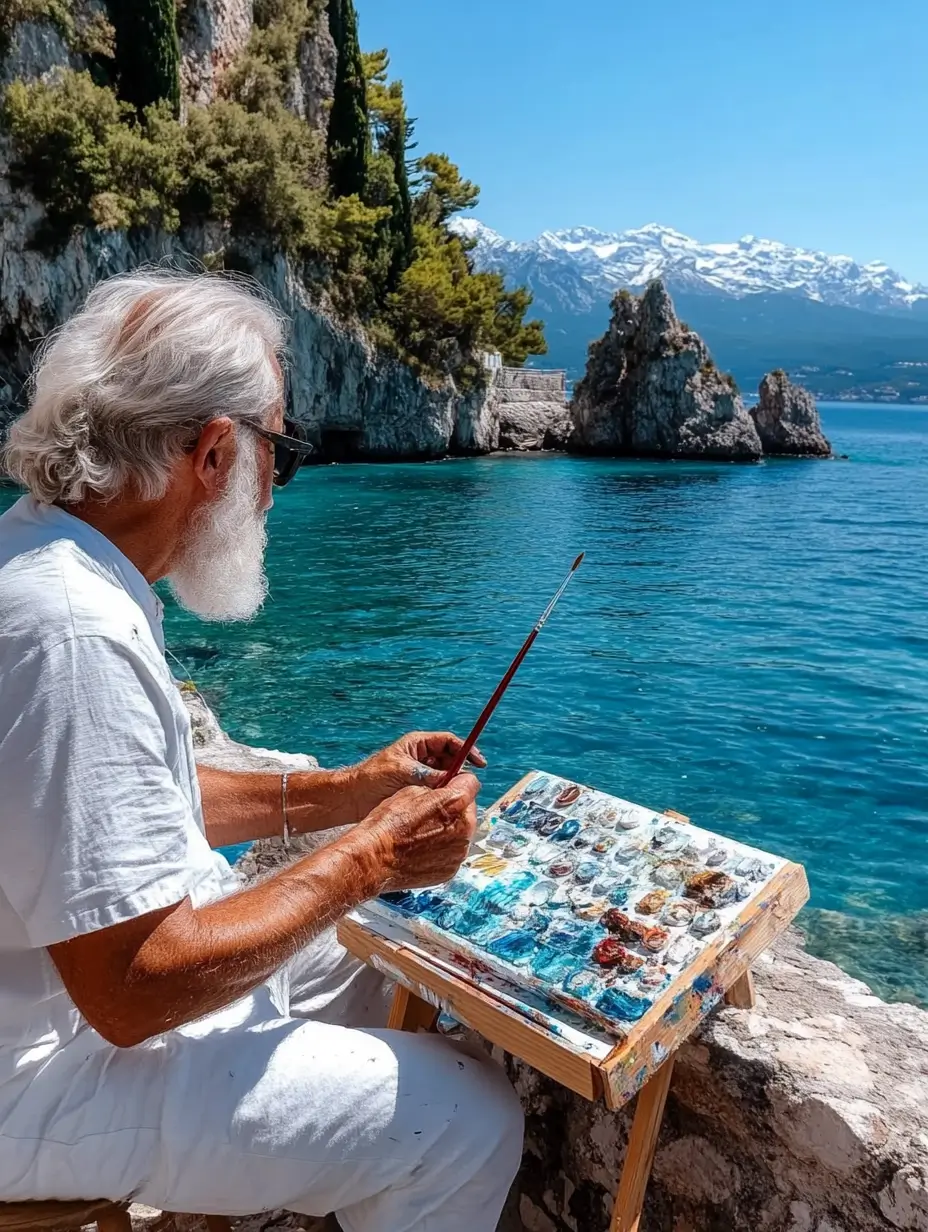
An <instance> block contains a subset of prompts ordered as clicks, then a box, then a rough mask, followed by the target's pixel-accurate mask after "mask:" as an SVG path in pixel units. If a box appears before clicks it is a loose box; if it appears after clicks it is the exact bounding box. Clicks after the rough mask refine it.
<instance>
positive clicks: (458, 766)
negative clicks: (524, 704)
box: [438, 628, 539, 787]
mask: <svg viewBox="0 0 928 1232" xmlns="http://www.w3.org/2000/svg"><path fill="white" fill-rule="evenodd" d="M538 632H539V631H538V629H537V628H535V629H533V630H532V631H531V633H530V634H529V635H528V638H527V639H526V642H525V645H524V646H523V647H522V649H521V650H520V651H519V653H518V654H517V655H516V657H515V658H514V659H513V661H512V663H511V664H510V665H509V670H508V671H507V672H506V675H505V676H504V677H503V678H502V680H501V681H500V682H499V684H498V685H497V686H496V690H495V692H494V694H493V696H492V697H491V698H490V700H489V701H488V702H487V704H486V705H485V706H484V708H483V711H482V713H481V715H480V718H479V719H478V720H477V722H476V723H475V724H474V728H473V731H472V732H471V733H470V735H469V736H468V737H467V739H466V740H465V741H464V743H463V744H462V745H461V747H460V749H459V750H458V755H457V757H455V759H454V761H453V762H452V763H451V768H450V769H449V770H448V772H447V774H446V775H445V777H444V778H443V779H442V781H441V782H440V783H439V784H438V786H439V787H447V786H448V784H449V783H450V782H451V780H452V779H453V778H454V777H455V775H458V774H460V773H461V770H462V769H463V767H464V763H465V762H466V761H467V759H468V757H470V755H471V751H472V750H473V747H474V745H475V744H476V743H477V741H478V740H479V739H480V736H481V735H482V733H483V729H484V728H485V727H486V725H487V723H489V721H490V717H491V716H492V714H493V711H494V710H495V709H496V707H497V706H498V705H499V703H500V701H501V700H502V697H503V694H504V693H505V692H506V690H507V689H508V688H509V685H510V682H511V681H512V678H513V676H514V675H515V674H516V672H517V671H518V670H519V668H520V667H521V665H522V660H523V659H524V658H525V656H526V655H527V654H528V652H529V651H530V650H531V648H532V643H533V642H534V640H535V638H536V637H537V636H538Z"/></svg>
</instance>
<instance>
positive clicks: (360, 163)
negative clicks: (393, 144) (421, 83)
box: [328, 0, 371, 198]
mask: <svg viewBox="0 0 928 1232" xmlns="http://www.w3.org/2000/svg"><path fill="white" fill-rule="evenodd" d="M329 29H330V31H331V34H332V39H333V41H334V43H335V50H336V52H337V57H338V58H337V60H336V65H335V91H334V94H333V97H332V109H331V112H330V113H329V136H328V145H329V178H330V182H331V185H332V191H333V193H334V194H335V196H336V197H350V196H358V197H361V198H363V197H364V193H365V188H366V185H367V165H368V161H369V159H370V149H371V142H370V129H369V127H368V115H367V78H366V76H365V73H364V60H363V57H362V55H361V47H360V44H359V42H358V15H357V13H356V12H355V7H354V3H353V0H329Z"/></svg>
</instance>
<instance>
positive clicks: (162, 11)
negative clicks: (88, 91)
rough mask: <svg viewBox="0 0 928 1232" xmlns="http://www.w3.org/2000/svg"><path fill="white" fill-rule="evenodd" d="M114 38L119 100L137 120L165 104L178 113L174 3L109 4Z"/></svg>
mask: <svg viewBox="0 0 928 1232" xmlns="http://www.w3.org/2000/svg"><path fill="white" fill-rule="evenodd" d="M108 7H109V14H110V20H111V21H112V23H113V29H114V31H115V34H116V78H117V85H118V90H119V96H120V98H121V99H123V100H124V101H125V102H127V103H131V104H132V105H133V106H134V107H135V110H136V113H137V115H138V116H139V117H140V118H141V116H142V114H143V113H144V111H145V108H146V107H151V106H153V105H154V104H155V103H160V102H166V103H168V104H169V106H170V107H171V110H172V111H173V112H174V114H175V115H176V114H177V113H178V111H179V110H180V48H179V47H178V43H177V14H176V7H175V0H109V5H108Z"/></svg>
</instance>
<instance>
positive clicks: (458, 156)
mask: <svg viewBox="0 0 928 1232" xmlns="http://www.w3.org/2000/svg"><path fill="white" fill-rule="evenodd" d="M356 3H357V6H358V11H359V16H360V22H361V41H362V45H363V46H364V47H365V48H368V49H371V48H374V47H380V46H387V47H389V49H390V52H391V55H392V60H393V69H394V73H395V75H396V76H398V77H401V78H403V80H404V82H405V84H406V90H407V96H408V99H409V104H410V110H411V112H412V114H413V115H415V116H418V118H419V124H418V135H419V140H420V152H425V151H427V150H432V149H439V150H444V151H445V152H446V153H448V154H449V155H450V156H451V157H452V158H454V159H455V161H456V162H458V163H459V164H460V165H461V168H462V170H463V171H464V172H465V173H466V174H467V175H468V176H469V177H470V178H471V179H473V180H476V182H477V183H478V184H480V186H481V188H482V190H483V192H482V201H481V205H480V207H479V209H478V210H477V211H476V212H477V215H478V217H480V218H481V219H482V220H483V221H484V222H486V223H488V224H489V225H490V226H492V227H495V228H496V229H497V230H499V231H502V232H503V233H504V234H506V235H509V236H512V237H513V238H516V239H527V238H529V237H531V236H533V235H536V234H537V233H538V232H539V231H542V230H545V229H546V228H551V229H556V228H558V227H566V226H573V225H577V224H581V223H582V224H588V225H591V226H597V227H602V228H604V229H606V230H621V229H624V228H626V227H634V226H641V225H643V224H644V223H646V222H661V223H665V224H667V225H668V226H674V227H677V228H678V229H679V230H681V231H684V232H686V233H687V234H690V235H693V236H695V237H696V238H697V239H701V240H704V241H715V240H731V239H736V238H738V237H739V236H741V235H745V234H747V233H753V234H755V235H763V236H767V237H769V238H772V239H779V240H783V241H785V242H787V243H792V244H800V245H803V246H806V247H810V248H821V249H824V250H826V251H828V252H846V253H849V254H850V255H851V256H854V257H856V258H857V259H858V260H861V261H868V260H874V259H877V258H880V259H882V260H885V261H888V262H889V263H890V264H891V265H893V266H894V267H895V268H897V269H899V270H901V271H902V273H903V274H905V275H907V276H908V277H910V278H915V279H918V280H920V281H923V282H926V283H928V71H926V64H928V0H775V2H771V0H741V2H740V3H735V2H734V0H689V2H688V3H684V2H683V0H660V2H659V3H647V2H640V0H636V3H633V4H629V3H619V2H616V0H573V2H572V3H571V2H569V0H557V2H555V0H467V2H466V3H460V2H459V3H454V4H452V3H449V2H448V0H356Z"/></svg>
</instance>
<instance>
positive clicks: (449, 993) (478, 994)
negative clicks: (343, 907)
mask: <svg viewBox="0 0 928 1232" xmlns="http://www.w3.org/2000/svg"><path fill="white" fill-rule="evenodd" d="M338 939H339V941H340V942H341V943H342V945H343V946H344V947H345V949H346V950H348V951H349V953H351V954H354V955H355V957H356V958H360V959H363V961H364V962H366V963H369V964H370V965H371V966H372V967H376V968H377V969H378V970H379V971H382V972H383V973H384V974H385V975H387V976H389V977H391V978H393V979H395V980H397V982H398V983H400V984H402V985H403V986H404V987H405V988H407V989H409V991H410V992H413V993H415V995H416V996H417V997H421V999H422V1000H423V1001H426V1002H428V1003H429V1004H430V1005H432V1006H439V1007H440V1008H441V1009H443V1010H444V1011H445V1012H446V1013H448V1014H450V1015H451V1016H452V1017H454V1018H456V1019H457V1020H458V1021H459V1022H462V1023H463V1024H464V1025H465V1026H466V1027H471V1028H472V1029H473V1030H474V1031H477V1032H479V1033H480V1035H482V1036H483V1037H484V1039H487V1040H489V1041H490V1042H491V1043H493V1044H499V1045H500V1046H501V1047H503V1048H505V1049H506V1051H507V1052H511V1053H512V1054H513V1055H514V1056H517V1057H521V1058H522V1059H523V1060H524V1061H527V1062H528V1063H529V1065H531V1066H533V1067H534V1068H535V1069H537V1070H540V1072H541V1073H543V1074H547V1076H548V1077H549V1078H554V1079H555V1081H557V1082H560V1083H561V1084H562V1085H563V1086H565V1087H569V1088H570V1090H571V1091H576V1092H577V1094H578V1095H582V1096H584V1097H585V1098H586V1099H591V1100H595V1099H599V1097H600V1096H601V1095H602V1093H603V1084H602V1076H601V1074H600V1072H599V1069H598V1063H597V1061H596V1060H595V1058H593V1057H588V1056H583V1055H581V1054H579V1053H577V1052H574V1051H573V1050H571V1049H567V1048H565V1047H564V1046H563V1044H562V1043H561V1042H560V1041H559V1040H558V1038H557V1036H556V1035H553V1034H552V1033H551V1032H550V1031H548V1030H547V1029H546V1028H544V1027H542V1026H539V1025H538V1024H536V1023H534V1022H531V1021H529V1020H528V1019H526V1018H523V1017H522V1016H521V1015H520V1014H518V1013H516V1011H515V1010H512V1009H509V1008H508V1007H507V1006H504V1005H503V1004H501V1003H500V1002H498V1001H495V1000H493V998H492V997H490V996H489V995H487V994H486V993H485V992H483V991H482V990H481V989H480V987H479V986H478V985H476V984H474V983H471V982H469V981H468V980H467V979H466V978H465V977H464V976H463V975H461V976H455V975H452V974H451V973H450V972H448V971H443V970H439V969H438V968H437V967H434V966H432V965H431V964H430V963H429V962H428V960H427V958H426V957H425V956H424V955H422V954H419V953H415V952H413V951H411V950H409V949H407V948H406V947H405V946H402V945H398V944H397V943H396V942H395V941H391V940H390V939H389V938H386V937H382V936H380V935H379V934H378V933H375V932H373V931H371V930H370V929H368V928H365V927H364V925H363V924H361V923H359V922H358V921H357V920H353V919H352V918H351V917H350V916H346V917H345V918H344V919H342V920H341V921H340V922H339V924H338Z"/></svg>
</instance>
